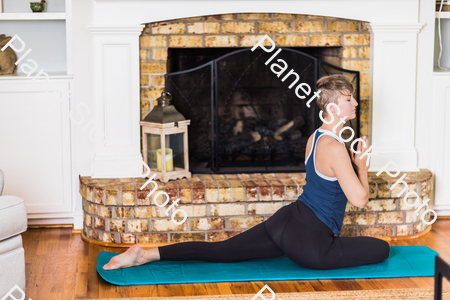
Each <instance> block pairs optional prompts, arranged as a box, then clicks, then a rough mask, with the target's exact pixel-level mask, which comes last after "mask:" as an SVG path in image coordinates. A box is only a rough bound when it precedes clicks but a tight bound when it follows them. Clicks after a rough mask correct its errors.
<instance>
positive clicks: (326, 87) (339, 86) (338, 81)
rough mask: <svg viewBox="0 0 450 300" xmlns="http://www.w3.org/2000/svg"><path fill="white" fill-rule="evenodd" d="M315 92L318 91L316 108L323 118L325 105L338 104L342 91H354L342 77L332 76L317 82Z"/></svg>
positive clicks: (325, 112) (339, 75) (348, 81)
mask: <svg viewBox="0 0 450 300" xmlns="http://www.w3.org/2000/svg"><path fill="white" fill-rule="evenodd" d="M316 88H317V91H319V90H320V93H319V96H317V98H316V103H317V106H318V107H319V110H322V111H323V116H324V117H326V116H327V114H328V113H327V110H326V108H327V105H328V104H329V103H335V104H338V99H339V97H340V96H341V95H345V94H344V90H348V91H349V92H350V94H351V93H353V91H354V90H355V88H354V87H353V84H352V83H351V82H350V80H348V79H347V77H345V76H344V75H341V74H334V75H330V76H324V77H322V78H320V79H319V80H317V83H316Z"/></svg>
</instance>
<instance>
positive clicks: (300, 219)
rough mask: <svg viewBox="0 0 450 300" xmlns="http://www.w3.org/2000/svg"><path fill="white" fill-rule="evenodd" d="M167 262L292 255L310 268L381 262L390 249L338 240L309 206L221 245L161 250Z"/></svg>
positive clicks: (297, 206)
mask: <svg viewBox="0 0 450 300" xmlns="http://www.w3.org/2000/svg"><path fill="white" fill-rule="evenodd" d="M159 254H160V257H161V260H202V261H209V262H237V261H245V260H250V259H262V258H270V257H277V256H282V255H286V256H287V257H289V258H290V259H291V260H292V261H294V262H295V263H297V264H298V265H300V266H302V267H305V268H310V269H337V268H345V267H352V266H358V265H365V264H373V263H378V262H381V261H383V260H385V259H386V258H388V257H389V244H388V243H387V242H385V241H383V240H381V239H377V238H372V237H335V236H334V234H333V232H332V231H331V229H330V228H329V227H328V226H327V225H325V224H324V223H323V222H322V221H320V220H319V219H318V218H317V217H316V215H315V213H314V212H313V211H312V210H311V209H310V208H309V207H308V206H306V204H304V203H303V202H301V201H299V200H297V201H295V202H293V203H291V204H289V205H287V206H284V207H282V208H281V209H279V210H278V211H277V212H276V213H275V214H274V215H273V216H271V217H270V218H269V219H268V220H266V221H264V222H262V223H260V224H258V225H256V226H255V227H253V228H250V229H248V230H246V231H244V232H242V233H240V234H238V235H236V236H234V237H232V238H229V239H227V240H225V241H221V242H184V243H177V244H172V245H168V246H162V247H159Z"/></svg>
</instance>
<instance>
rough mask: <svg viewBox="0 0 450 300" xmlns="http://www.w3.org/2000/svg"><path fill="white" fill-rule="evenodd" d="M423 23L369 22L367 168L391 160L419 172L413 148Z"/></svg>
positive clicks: (401, 168) (399, 166) (379, 165)
mask: <svg viewBox="0 0 450 300" xmlns="http://www.w3.org/2000/svg"><path fill="white" fill-rule="evenodd" d="M423 26H424V24H423V23H414V22H412V23H411V22H405V23H403V22H401V23H394V22H392V23H386V22H376V23H369V24H368V26H367V27H368V29H369V32H370V34H371V43H370V50H371V61H370V67H371V72H372V74H371V85H370V86H371V91H370V95H371V100H372V101H370V104H371V105H370V106H371V112H372V115H371V122H370V124H371V128H370V130H371V138H372V141H371V142H372V144H373V145H374V146H373V151H372V152H373V153H375V155H374V156H373V157H372V159H371V163H370V169H369V171H375V172H376V171H379V170H380V169H381V168H382V167H383V166H384V165H385V164H386V163H387V162H388V161H390V160H392V161H393V162H394V163H395V164H396V165H397V166H398V168H399V170H401V171H403V172H406V171H419V168H418V159H417V149H416V147H415V130H416V128H415V126H416V125H415V124H416V122H415V111H416V84H417V82H416V73H417V34H418V33H419V31H420V30H421V29H422V27H423Z"/></svg>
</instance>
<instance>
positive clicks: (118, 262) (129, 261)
mask: <svg viewBox="0 0 450 300" xmlns="http://www.w3.org/2000/svg"><path fill="white" fill-rule="evenodd" d="M144 254H145V250H144V249H142V248H141V246H139V245H133V246H131V247H130V248H128V250H127V251H125V252H124V253H122V254H119V255H116V256H114V257H113V258H111V260H110V261H109V262H108V263H107V264H106V265H104V266H103V270H113V269H121V268H128V267H133V266H139V265H142V264H145V263H147V262H148V261H146V259H145V255H144Z"/></svg>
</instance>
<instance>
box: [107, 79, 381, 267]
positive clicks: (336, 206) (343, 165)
mask: <svg viewBox="0 0 450 300" xmlns="http://www.w3.org/2000/svg"><path fill="white" fill-rule="evenodd" d="M316 87H317V90H320V91H321V92H320V94H319V96H318V97H317V98H316V101H317V105H318V106H319V109H320V110H322V111H323V112H324V113H323V117H324V120H325V122H324V123H323V125H322V126H321V127H320V128H318V129H317V130H316V131H315V132H314V133H313V134H312V135H311V136H310V137H309V139H308V142H307V146H306V154H307V157H306V161H305V164H306V181H307V183H306V185H305V186H304V187H303V193H302V194H301V195H300V196H299V198H298V200H297V201H295V202H293V203H291V204H289V205H286V206H284V207H282V208H280V209H279V210H278V211H277V212H275V214H274V215H273V216H271V217H270V218H269V219H268V220H266V221H264V222H263V223H260V224H258V225H256V226H255V227H253V228H251V229H248V230H246V231H244V232H242V233H240V234H238V235H236V236H234V237H232V238H230V239H228V240H225V241H221V242H184V243H178V244H172V245H168V246H163V247H158V248H152V249H148V250H144V249H142V248H141V247H140V246H139V245H133V246H132V247H130V248H129V249H128V250H127V251H126V252H124V253H122V254H120V255H117V256H115V257H113V258H112V259H111V260H110V261H109V262H108V263H107V264H106V265H105V266H103V269H105V270H111V269H118V268H126V267H130V266H137V265H141V264H145V263H149V262H152V261H157V260H202V261H210V262H237V261H245V260H250V259H262V258H271V257H277V256H282V255H287V256H288V257H289V258H290V259H291V260H292V261H294V262H295V263H297V264H298V265H300V266H302V267H306V268H311V269H337V268H345V267H352V266H358V265H364V264H373V263H378V262H381V261H383V260H385V259H386V258H388V256H389V244H388V243H387V242H385V241H383V240H381V239H376V238H372V237H339V235H340V230H341V227H342V221H343V218H344V212H345V206H346V204H347V200H348V201H350V203H352V204H353V205H354V206H356V207H359V208H363V207H364V206H365V205H366V204H367V202H368V197H369V184H368V179H367V169H368V167H367V166H366V162H367V158H368V156H367V155H366V156H364V157H362V158H361V156H362V154H363V153H364V152H365V151H366V150H367V149H368V147H369V145H368V143H367V138H366V137H363V138H362V139H363V140H364V141H365V143H362V142H361V141H359V142H358V146H357V151H356V152H358V151H359V154H356V152H355V154H353V153H352V152H350V153H351V155H350V156H349V154H348V152H347V150H346V148H345V145H344V142H343V141H342V139H341V138H339V136H337V135H336V134H335V133H333V131H332V130H333V128H334V127H335V126H336V125H337V124H338V123H339V122H340V118H344V117H345V116H346V117H347V118H346V119H345V120H351V119H354V118H355V117H356V106H357V105H358V103H357V102H356V100H355V99H354V98H353V96H352V93H353V85H352V84H351V82H350V81H348V79H347V78H346V77H344V76H342V75H332V76H326V77H322V78H321V79H319V80H318V81H317V84H316ZM329 103H335V104H336V105H337V107H339V110H338V109H337V107H336V106H333V105H330V107H329V112H330V113H331V114H332V115H333V116H330V115H329V114H328V113H327V109H326V108H327V105H328V104H329ZM332 120H333V121H332ZM331 121H332V122H331ZM343 126H344V124H343V123H340V124H339V125H337V127H336V128H335V132H337V133H339V131H340V130H341V129H342V128H343Z"/></svg>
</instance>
